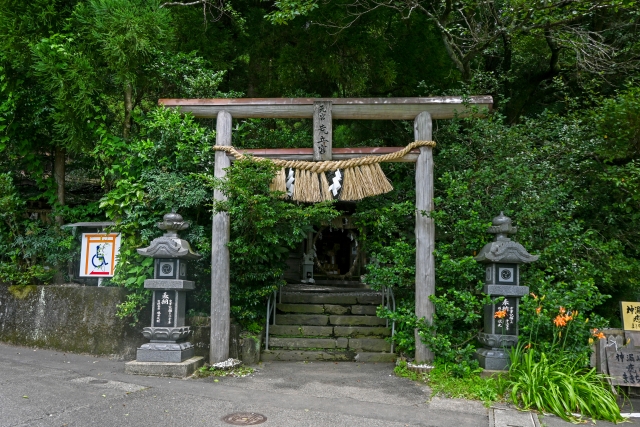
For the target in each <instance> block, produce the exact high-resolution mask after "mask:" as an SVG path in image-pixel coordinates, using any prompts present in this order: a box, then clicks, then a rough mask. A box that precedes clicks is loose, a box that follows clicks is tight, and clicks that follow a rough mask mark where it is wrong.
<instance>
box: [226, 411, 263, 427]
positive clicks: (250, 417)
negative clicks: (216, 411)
mask: <svg viewBox="0 0 640 427" xmlns="http://www.w3.org/2000/svg"><path fill="white" fill-rule="evenodd" d="M222 421H224V422H225V423H227V424H233V425H234V426H252V425H256V424H262V423H263V422H265V421H267V417H265V416H264V415H262V414H255V413H253V412H236V413H235V414H229V415H227V416H225V417H224V418H222Z"/></svg>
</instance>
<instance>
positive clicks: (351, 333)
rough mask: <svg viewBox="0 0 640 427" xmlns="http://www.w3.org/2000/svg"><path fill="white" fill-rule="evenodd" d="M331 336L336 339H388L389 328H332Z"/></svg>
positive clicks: (389, 334)
mask: <svg viewBox="0 0 640 427" xmlns="http://www.w3.org/2000/svg"><path fill="white" fill-rule="evenodd" d="M333 334H334V335H335V336H336V337H351V338H358V337H390V336H391V328H385V327H383V326H334V327H333Z"/></svg>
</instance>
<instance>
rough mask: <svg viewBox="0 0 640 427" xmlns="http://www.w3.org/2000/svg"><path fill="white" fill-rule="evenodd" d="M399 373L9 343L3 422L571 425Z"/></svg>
mask: <svg viewBox="0 0 640 427" xmlns="http://www.w3.org/2000/svg"><path fill="white" fill-rule="evenodd" d="M392 372H393V366H392V365H390V364H363V363H353V362H340V363H326V362H324V363H288V362H272V363H265V364H263V365H262V366H260V367H259V370H258V371H257V372H256V373H255V374H253V375H252V376H249V377H245V378H219V379H218V382H215V381H214V378H211V377H210V378H204V379H186V380H180V379H171V378H155V377H142V376H130V375H126V374H125V373H124V362H122V361H116V360H110V359H108V358H99V357H93V356H87V355H77V354H65V353H62V352H58V351H50V350H41V349H37V350H34V349H32V348H26V347H15V346H10V345H6V344H0V426H2V427H4V426H7V427H8V426H58V427H60V426H83V427H84V426H154V427H157V426H177V425H180V426H190V427H191V426H228V425H229V424H226V423H224V422H223V421H222V420H221V418H222V417H224V416H225V415H227V414H231V413H234V412H256V413H260V414H263V415H265V416H266V417H267V421H266V422H265V423H264V424H262V425H264V426H278V427H280V426H282V427H287V426H318V427H320V426H332V427H333V426H349V427H359V426H362V427H365V426H366V427H378V426H380V427H383V426H384V427H408V426H429V427H449V426H450V427H478V426H481V427H484V426H487V427H489V426H490V427H494V426H495V427H507V426H511V427H534V426H535V427H537V426H540V425H542V426H548V427H561V426H568V425H571V424H568V423H565V422H563V421H561V420H559V419H558V418H555V417H544V418H542V424H539V423H538V420H537V417H535V416H532V415H531V414H529V413H526V412H518V411H514V410H512V409H509V408H506V407H496V408H491V409H487V408H485V407H484V406H483V405H482V404H481V403H479V402H473V401H464V400H455V399H440V398H437V397H433V398H431V396H430V390H429V389H428V388H427V387H425V386H423V385H420V384H417V383H415V382H412V381H409V380H406V379H403V378H398V377H396V376H394V375H392ZM537 423H538V424H537ZM601 425H602V426H608V425H611V424H608V423H604V422H602V423H601V422H598V426H601Z"/></svg>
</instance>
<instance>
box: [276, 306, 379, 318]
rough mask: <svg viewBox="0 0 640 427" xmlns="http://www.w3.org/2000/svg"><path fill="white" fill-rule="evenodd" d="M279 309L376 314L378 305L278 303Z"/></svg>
mask: <svg viewBox="0 0 640 427" xmlns="http://www.w3.org/2000/svg"><path fill="white" fill-rule="evenodd" d="M276 308H277V309H278V311H280V312H283V313H300V314H357V315H367V316H375V315H376V310H377V309H378V306H376V305H347V306H344V305H337V304H277V305H276Z"/></svg>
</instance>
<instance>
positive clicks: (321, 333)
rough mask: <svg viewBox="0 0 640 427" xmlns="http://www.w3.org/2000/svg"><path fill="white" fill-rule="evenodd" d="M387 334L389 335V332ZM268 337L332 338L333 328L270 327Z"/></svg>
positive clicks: (302, 326) (305, 326)
mask: <svg viewBox="0 0 640 427" xmlns="http://www.w3.org/2000/svg"><path fill="white" fill-rule="evenodd" d="M389 334H391V333H390V332H389ZM269 335H281V336H291V337H295V336H302V337H330V336H333V326H309V325H270V326H269ZM345 336H346V335H345Z"/></svg>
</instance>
